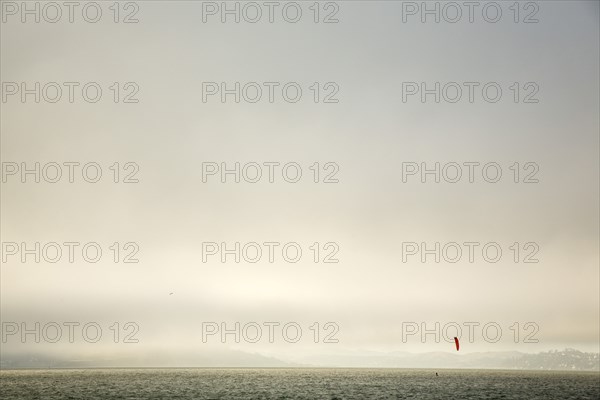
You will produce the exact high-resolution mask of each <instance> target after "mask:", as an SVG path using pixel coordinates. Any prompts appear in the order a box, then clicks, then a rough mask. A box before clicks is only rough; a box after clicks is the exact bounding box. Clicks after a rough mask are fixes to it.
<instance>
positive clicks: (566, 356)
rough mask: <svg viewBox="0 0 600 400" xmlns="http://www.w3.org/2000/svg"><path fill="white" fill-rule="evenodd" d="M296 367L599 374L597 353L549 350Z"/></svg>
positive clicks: (324, 360) (404, 356) (344, 359)
mask: <svg viewBox="0 0 600 400" xmlns="http://www.w3.org/2000/svg"><path fill="white" fill-rule="evenodd" d="M297 361H298V362H300V363H303V364H308V365H312V366H319V367H367V368H478V369H523V370H525V369H527V370H554V371H566V370H569V371H599V370H600V358H599V355H598V353H584V352H581V351H578V350H574V349H565V350H562V351H558V350H552V351H548V352H542V353H537V354H527V353H520V352H486V353H467V354H455V353H444V352H431V353H404V352H394V353H372V352H370V353H367V354H349V355H344V356H317V357H304V358H301V359H299V360H297Z"/></svg>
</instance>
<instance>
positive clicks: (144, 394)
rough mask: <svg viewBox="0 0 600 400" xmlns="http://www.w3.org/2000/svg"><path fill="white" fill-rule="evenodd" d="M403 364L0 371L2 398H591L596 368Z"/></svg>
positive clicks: (595, 395) (598, 378)
mask: <svg viewBox="0 0 600 400" xmlns="http://www.w3.org/2000/svg"><path fill="white" fill-rule="evenodd" d="M438 373H439V374H440V376H439V377H436V376H435V371H432V370H406V369H396V370H394V369H95V370H90V369H88V370H20V371H16V370H14V371H0V398H2V399H6V400H8V399H50V400H52V399H86V400H91V399H544V400H545V399H594V400H597V399H599V398H600V375H599V374H598V373H593V372H589V373H579V372H528V371H489V370H440V371H438Z"/></svg>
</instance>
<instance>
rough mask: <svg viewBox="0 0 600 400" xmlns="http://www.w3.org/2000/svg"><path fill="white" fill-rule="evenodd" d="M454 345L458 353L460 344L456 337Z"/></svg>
mask: <svg viewBox="0 0 600 400" xmlns="http://www.w3.org/2000/svg"><path fill="white" fill-rule="evenodd" d="M454 344H455V345H456V351H458V349H459V348H460V343H458V338H457V337H456V336H454Z"/></svg>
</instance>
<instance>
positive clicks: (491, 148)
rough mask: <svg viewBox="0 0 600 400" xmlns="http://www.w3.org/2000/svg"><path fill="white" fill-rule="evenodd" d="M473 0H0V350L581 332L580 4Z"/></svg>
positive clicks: (586, 71)
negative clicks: (116, 2)
mask: <svg viewBox="0 0 600 400" xmlns="http://www.w3.org/2000/svg"><path fill="white" fill-rule="evenodd" d="M489 3H490V2H476V5H475V6H474V8H473V9H472V10H471V11H472V22H471V21H470V20H469V9H468V8H467V7H466V6H464V5H463V6H461V4H462V2H458V3H452V4H453V5H456V4H458V9H459V10H460V13H461V17H460V18H458V14H455V12H456V10H457V8H456V7H455V8H452V7H451V6H448V5H445V4H443V3H436V2H428V3H427V7H430V8H429V9H430V10H435V9H436V8H435V7H437V9H438V10H439V22H435V17H436V15H434V14H427V13H426V12H425V11H426V10H423V9H422V8H421V7H422V5H421V2H401V1H368V2H367V1H337V2H321V3H319V4H317V5H318V7H315V5H314V4H313V2H303V1H299V2H296V3H293V4H290V2H275V3H274V4H275V5H274V6H273V7H274V8H273V9H271V12H272V18H273V21H272V22H270V21H269V6H265V5H264V4H263V2H257V3H252V5H250V6H249V5H247V3H244V2H238V3H236V2H228V3H227V4H228V5H227V7H230V8H229V10H232V9H234V7H236V4H237V7H238V10H239V22H235V17H236V16H235V14H227V13H226V12H225V13H224V12H223V9H222V7H223V5H222V3H221V2H200V1H173V2H165V1H138V2H130V3H121V4H120V7H119V8H118V15H117V14H116V13H115V12H116V11H117V10H115V8H110V7H111V4H112V2H103V1H100V2H97V3H95V5H92V6H89V5H87V6H86V3H85V2H83V3H78V6H77V7H76V8H75V9H74V10H72V16H73V22H69V18H68V16H69V10H68V9H67V8H66V7H65V6H60V5H59V7H60V12H61V16H60V18H59V17H58V14H56V9H52V8H50V7H47V6H44V4H43V3H37V4H38V6H37V7H39V19H40V21H39V22H35V14H27V13H26V12H24V11H23V10H22V6H21V2H7V1H2V25H1V38H0V45H1V61H0V67H1V73H0V75H1V81H2V103H1V104H0V106H1V123H0V128H1V152H0V155H1V159H2V188H1V189H2V190H1V196H0V199H1V221H2V222H1V227H0V228H1V229H0V233H1V236H2V238H1V241H2V266H1V268H0V277H1V280H0V289H1V293H0V311H1V315H2V316H1V320H2V324H3V325H2V333H3V343H2V345H1V346H2V351H3V352H7V353H8V352H17V353H18V352H43V351H60V352H62V353H63V354H72V355H73V356H75V355H77V354H81V353H85V352H92V351H97V350H98V349H103V350H105V351H107V352H111V353H113V354H119V353H120V352H129V351H135V352H151V351H158V350H161V351H162V350H166V351H168V350H174V349H177V350H183V351H188V352H203V351H227V350H241V351H246V352H252V353H260V354H264V355H269V356H273V357H279V358H282V359H286V360H295V359H298V358H300V357H301V356H304V355H307V354H308V355H310V354H314V355H321V354H348V353H352V352H370V351H378V352H396V351H398V352H415V353H419V352H429V351H454V344H453V341H452V339H453V337H454V336H459V337H460V338H461V344H462V346H461V351H462V352H467V353H468V352H481V351H522V352H538V351H546V350H550V349H562V348H565V347H572V348H577V349H580V350H583V351H593V352H598V351H599V340H600V332H599V329H600V320H599V318H600V317H599V314H600V312H599V311H600V305H599V304H600V298H599V292H600V276H599V268H598V265H599V247H598V246H599V206H598V204H599V176H598V175H599V126H600V125H599V116H598V110H599V109H600V101H599V93H600V91H599V75H600V74H599V73H598V72H599V48H600V46H599V37H600V36H599V20H600V19H599V14H600V12H599V8H600V7H599V5H598V2H595V1H568V2H567V1H548V2H520V3H518V7H516V8H515V7H514V5H513V6H512V7H513V8H510V7H511V4H513V2H497V3H493V4H492V5H490V4H489ZM35 4H36V2H29V3H28V5H29V6H30V7H31V9H34V7H36V6H35ZM436 4H437V6H436ZM256 5H258V6H256ZM44 7H46V8H44ZM257 7H258V9H259V10H260V12H261V17H260V18H258V14H255V12H256V10H257ZM84 9H85V12H84V11H83V10H84ZM98 9H100V10H101V14H96V12H97V10H98ZM283 10H285V11H283ZM298 10H300V11H301V14H297V12H298ZM317 10H318V13H317V12H316V11H317ZM483 10H486V11H485V12H484V11H483ZM498 10H500V13H501V14H497V11H498ZM22 18H24V20H25V22H23V20H22ZM222 18H223V19H224V21H225V22H223V19H222ZM95 19H98V21H97V22H89V21H94V20H95ZM115 19H116V20H117V21H118V22H115ZM254 19H258V21H257V22H252V21H253V20H254ZM296 19H298V21H297V22H292V21H294V20H296ZM455 19H456V22H452V21H453V20H455ZM53 20H56V22H51V21H53ZM315 20H316V21H317V22H315ZM496 20H497V21H496ZM126 21H127V22H128V23H126ZM136 21H137V22H136ZM325 21H327V23H326V22H325ZM493 21H496V22H493ZM515 21H516V22H515ZM36 82H39V87H38V88H37V89H36V86H35V85H36ZM236 83H239V89H237V92H236ZM436 83H438V84H439V86H436ZM57 88H58V89H57ZM83 88H85V90H84V89H83ZM98 88H100V90H101V96H97V94H98V93H99V92H98V91H97V90H98ZM284 88H285V89H284ZM298 88H299V89H298ZM436 88H438V89H437V90H436ZM484 88H485V89H484ZM498 88H499V90H500V91H501V92H498ZM59 90H60V91H59ZM70 90H72V92H71V94H72V99H69V97H70V96H69V91H70ZM258 90H260V92H259V91H258ZM298 90H301V96H298V93H299V92H298ZM470 91H471V92H470ZM259 93H260V96H259ZM59 94H60V95H59ZM469 94H471V96H469ZM269 95H271V98H270V96H269ZM36 96H37V97H39V99H38V100H39V102H36ZM236 97H238V99H237V100H239V101H237V102H236ZM436 97H437V100H438V101H436ZM70 100H72V101H70ZM271 100H272V101H271ZM36 163H39V172H38V173H37V174H38V176H36V172H35V169H36ZM65 163H66V164H65ZM76 163H78V164H76ZM115 163H117V164H115ZM236 163H239V164H238V165H239V169H238V172H237V174H238V176H237V177H236V172H235V169H236ZM315 163H318V164H315ZM465 163H466V164H465ZM515 163H517V164H515ZM436 165H438V166H439V167H438V172H437V174H438V175H437V176H436V172H435V171H436ZM57 166H58V169H57ZM84 166H85V168H84ZM484 166H485V169H484ZM457 167H458V168H459V169H460V173H461V175H460V177H458V176H457V175H456V173H457V172H456V171H457ZM70 168H72V169H70ZM470 168H472V169H470ZM24 169H27V170H30V171H31V170H33V171H34V172H31V173H26V174H25V175H23V174H22V172H23V170H24ZM57 170H60V173H61V175H60V177H59V176H57V175H56V171H57ZM83 170H85V174H84V173H83V172H82V171H83ZM224 170H226V171H225V173H224V174H223V171H224ZM423 170H429V171H433V172H429V173H427V172H426V171H425V172H426V173H425V174H423ZM69 171H71V172H72V181H73V182H70V179H69ZM98 171H100V172H101V176H97V173H98ZM227 171H229V172H227ZM231 171H234V172H231ZM257 171H260V176H258V175H257ZM284 171H285V172H284ZM299 171H300V173H301V175H300V176H298V172H299ZM469 171H471V172H472V179H469ZM484 171H485V172H484ZM498 171H500V172H501V176H497V173H498ZM317 172H318V173H317ZM517 172H518V173H517ZM270 173H271V176H272V179H270ZM36 179H39V182H36ZM236 179H237V180H239V182H236ZM436 179H437V180H439V182H436ZM271 180H272V182H271ZM53 181H56V182H53ZM36 242H37V243H39V250H37V251H36V250H35V249H36V247H35V246H36ZM72 242H75V243H76V244H73V245H65V243H72ZM236 242H237V243H239V252H238V253H237V256H239V258H240V260H239V262H235V257H236V254H233V253H228V252H227V250H232V249H233V250H235V248H236V247H235V246H236ZM273 242H275V243H277V244H273ZM54 243H56V245H55V244H54ZM114 243H117V245H114ZM265 243H267V244H265ZM269 243H271V244H269ZM315 243H317V244H316V245H315ZM436 243H439V251H438V252H437V256H438V257H439V262H436V261H435V257H436V254H434V253H435V251H434V252H433V253H428V250H432V249H433V250H435V249H436ZM465 243H467V244H465ZM469 243H474V244H469ZM515 243H516V244H515ZM86 244H90V245H88V246H85V245H86ZM286 244H289V245H287V246H286ZM69 246H72V247H69ZM270 246H271V247H270ZM469 246H472V247H469ZM84 247H85V248H86V253H84V252H83V250H82V249H83V248H84ZM284 247H285V249H286V250H285V252H284V251H283V249H284ZM57 248H58V249H60V252H61V254H60V256H59V253H57V252H56V251H57ZM98 248H100V250H101V252H102V253H101V256H99V260H98V261H96V262H91V261H89V260H92V261H95V260H94V258H95V257H96V255H95V254H96V253H95V252H96V251H97V249H98ZM257 248H259V249H260V251H261V256H260V257H259V256H258V253H256V251H257ZM298 248H299V249H300V251H301V255H298V257H297V251H298ZM457 248H458V249H460V251H461V252H462V254H461V256H460V257H459V256H458V253H456V251H457ZM483 248H485V249H486V252H483V250H482V249H483ZM498 248H499V249H500V251H501V255H498V256H497V255H496V253H495V252H496V251H497V249H498ZM27 249H29V250H31V249H33V250H32V251H30V252H29V253H28V250H27ZM69 249H73V250H72V251H73V262H70V261H69ZM117 249H118V250H117ZM224 249H225V251H223V250H224ZM270 249H272V251H273V262H270V261H269V250H270ZM317 249H318V251H317ZM469 249H472V251H473V260H472V262H471V261H470V260H469ZM234 253H235V251H234ZM36 256H39V258H40V260H39V262H36V261H35V257H36ZM86 257H87V260H86ZM222 257H224V258H225V262H222ZM423 257H424V261H425V262H423ZM296 258H299V260H296ZM315 258H316V260H317V262H315ZM496 258H498V259H496ZM23 259H24V262H23ZM115 259H116V260H117V262H115ZM135 260H137V262H131V261H135ZM290 260H291V261H295V262H291V261H290ZM53 261H54V262H53ZM125 261H129V262H125ZM254 261H256V262H254ZM325 261H329V262H325ZM333 261H337V262H333ZM526 261H527V262H526ZM534 261H535V262H534ZM70 322H73V323H78V324H79V325H73V326H75V328H73V329H75V331H74V338H73V339H74V340H73V343H70V341H69V340H68V338H67V336H68V335H67V333H68V323H70ZM36 323H39V324H40V328H39V330H38V331H39V333H40V340H39V342H40V343H36V342H35V334H29V335H25V338H24V339H23V338H22V337H20V334H21V333H22V330H23V328H25V329H30V330H31V329H33V330H34V331H35V330H36V328H35V324H36ZM65 323H67V325H65ZM115 323H117V324H118V325H114V324H115ZM127 323H131V324H130V325H126V324H127ZM236 323H239V326H240V328H239V330H238V333H239V336H240V337H239V342H236V336H235V334H227V335H225V336H224V339H223V338H222V337H221V335H220V333H221V332H222V328H225V329H229V330H234V331H235V327H236ZM315 323H316V324H317V325H315ZM22 324H25V325H22ZM48 324H50V325H48ZM53 324H58V325H59V326H60V327H61V332H62V335H61V336H60V338H59V340H57V341H56V343H52V338H53V337H54V334H53V332H55V331H56V328H55V326H56V325H53ZM86 324H91V325H92V328H90V330H89V331H86V332H87V334H88V335H87V336H86V334H84V333H83V331H82V330H80V328H82V327H83V326H84V325H86ZM222 324H225V325H222ZM269 324H271V325H269ZM286 324H288V325H286ZM436 324H439V329H438V328H436V327H437V326H438V325H436ZM469 324H470V325H469ZM457 325H458V326H459V327H461V332H457V333H456V334H455V333H454V332H456V330H455V329H456V326H457ZM256 326H259V327H260V329H261V334H262V336H260V338H259V339H258V340H257V341H256V342H253V338H254V337H255V332H256ZM269 326H272V327H273V328H272V329H273V340H272V343H271V340H269V338H268V333H269V329H270V328H269ZM284 326H286V327H287V328H286V329H288V330H286V331H285V333H284V331H283V327H284ZM469 326H473V329H474V331H473V332H472V333H473V335H472V340H470V339H469V328H468V327H469ZM484 326H485V327H486V330H485V332H484V329H483V327H484ZM43 327H46V329H45V330H44V329H43ZM96 327H100V329H101V331H102V337H101V339H99V340H98V342H96V343H90V342H92V341H93V340H87V339H90V337H92V338H93V337H94V330H95V329H96ZM215 327H216V328H215ZM297 327H300V329H301V335H300V337H299V338H298V341H297V342H295V343H292V342H293V341H294V338H295V332H297ZM444 327H446V328H444ZM498 328H499V329H500V331H498ZM15 329H18V330H17V331H15ZM86 329H87V328H86ZM214 329H218V331H214ZM414 329H417V331H414ZM423 330H429V332H433V333H429V334H425V335H424V336H421V333H423ZM115 332H118V333H119V335H118V337H115ZM132 332H134V333H133V336H130V337H129V339H135V340H137V343H134V344H131V343H124V341H126V337H127V335H128V334H131V333H132ZM316 333H318V335H316ZM444 337H445V338H446V339H447V340H444ZM86 338H87V339H86ZM115 341H116V342H117V343H115ZM315 341H316V342H317V343H315Z"/></svg>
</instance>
